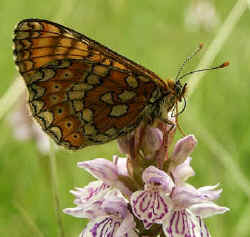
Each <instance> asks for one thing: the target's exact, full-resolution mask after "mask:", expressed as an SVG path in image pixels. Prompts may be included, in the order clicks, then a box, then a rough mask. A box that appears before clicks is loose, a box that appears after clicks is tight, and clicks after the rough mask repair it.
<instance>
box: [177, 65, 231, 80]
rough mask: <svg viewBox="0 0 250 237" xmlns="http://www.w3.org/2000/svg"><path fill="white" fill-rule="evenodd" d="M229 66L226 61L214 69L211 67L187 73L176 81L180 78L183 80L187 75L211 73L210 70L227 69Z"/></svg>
mask: <svg viewBox="0 0 250 237" xmlns="http://www.w3.org/2000/svg"><path fill="white" fill-rule="evenodd" d="M229 64H230V63H229V62H228V61H227V62H224V63H222V64H221V65H219V66H215V67H211V68H204V69H199V70H195V71H191V72H187V73H185V74H183V75H182V76H181V77H179V78H178V80H181V79H182V78H184V77H186V76H188V75H191V74H194V73H196V72H205V71H211V70H216V69H220V68H224V67H227V66H228V65H229Z"/></svg>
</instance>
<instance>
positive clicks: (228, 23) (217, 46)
mask: <svg viewBox="0 0 250 237" xmlns="http://www.w3.org/2000/svg"><path fill="white" fill-rule="evenodd" d="M249 2H250V1H249V0H238V1H237V3H236V4H235V5H234V7H233V9H232V10H231V12H230V13H229V15H228V17H227V18H226V20H225V21H224V23H223V25H222V26H221V28H220V29H219V32H218V33H217V35H216V36H215V38H214V40H213V41H212V43H211V44H210V46H209V47H208V49H207V50H206V52H205V54H204V56H203V57H202V59H201V61H200V63H199V65H198V67H197V69H196V70H198V69H200V68H207V67H209V66H210V64H211V63H212V62H213V60H214V59H215V57H216V56H217V54H218V53H219V51H220V50H221V48H222V47H223V45H224V43H225V42H226V40H227V39H228V38H229V35H230V34H231V33H232V31H233V29H234V27H235V26H236V24H237V23H238V21H239V20H240V17H241V16H242V15H243V14H244V12H245V10H246V9H247V7H248V3H249ZM205 73H206V72H203V73H197V74H195V78H193V79H192V80H190V85H189V93H188V96H191V95H192V93H193V92H194V90H195V89H196V87H197V86H198V83H199V82H200V80H201V79H202V77H204V75H205Z"/></svg>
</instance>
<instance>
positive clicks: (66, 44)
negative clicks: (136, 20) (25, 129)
mask: <svg viewBox="0 0 250 237" xmlns="http://www.w3.org/2000/svg"><path fill="white" fill-rule="evenodd" d="M14 54H15V56H16V59H15V62H16V65H17V66H18V69H19V72H20V73H21V75H22V76H23V78H24V80H25V83H26V85H27V87H28V91H29V104H30V107H31V112H32V115H33V116H34V117H35V119H36V120H37V121H38V122H39V124H40V125H41V127H42V128H43V130H44V131H45V132H46V133H47V134H49V135H50V136H51V137H52V138H53V139H54V140H55V141H56V143H57V144H59V145H63V146H65V147H67V148H69V149H80V148H83V147H85V146H89V145H94V144H100V143H105V142H108V141H110V140H113V139H116V138H118V137H119V136H121V135H124V134H127V133H128V132H130V131H132V130H133V129H134V128H135V127H136V126H137V125H138V123H139V122H140V121H141V120H142V119H143V116H144V115H145V114H147V113H150V112H151V110H152V109H153V108H152V105H153V104H152V103H153V101H155V100H157V99H158V98H160V97H161V93H162V91H163V90H164V89H165V86H166V85H165V83H164V82H163V81H162V80H161V79H159V77H158V76H156V75H155V74H154V73H153V72H151V71H150V70H147V69H145V68H144V67H142V66H140V65H139V64H136V63H134V62H133V61H131V60H129V59H127V58H125V57H123V56H121V55H119V54H117V53H115V52H114V51H112V50H110V49H108V48H107V47H105V46H103V45H101V44H100V43H98V42H96V41H94V40H92V39H90V38H88V37H86V36H84V35H82V34H80V33H77V32H76V31H74V30H71V29H69V28H67V27H64V26H61V25H59V24H56V23H53V22H49V21H46V20H37V19H28V20H24V21H21V22H20V23H19V24H18V25H17V27H16V29H15V37H14Z"/></svg>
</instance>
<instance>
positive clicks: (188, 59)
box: [175, 43, 203, 81]
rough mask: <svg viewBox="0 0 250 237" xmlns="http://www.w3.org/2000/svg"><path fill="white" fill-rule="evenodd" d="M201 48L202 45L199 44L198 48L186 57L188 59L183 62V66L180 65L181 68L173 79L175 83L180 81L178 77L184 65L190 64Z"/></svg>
mask: <svg viewBox="0 0 250 237" xmlns="http://www.w3.org/2000/svg"><path fill="white" fill-rule="evenodd" d="M202 47H203V43H200V44H199V47H198V48H197V49H196V50H195V51H194V52H193V53H192V54H191V55H190V56H188V57H187V58H186V59H185V61H184V62H183V64H182V65H181V67H180V68H179V70H178V72H177V75H176V77H175V81H177V80H179V79H180V78H179V76H180V74H181V72H182V71H183V68H184V67H185V65H186V64H187V63H188V62H190V61H191V59H192V58H193V57H194V56H195V55H196V54H197V53H199V52H200V50H201V49H202Z"/></svg>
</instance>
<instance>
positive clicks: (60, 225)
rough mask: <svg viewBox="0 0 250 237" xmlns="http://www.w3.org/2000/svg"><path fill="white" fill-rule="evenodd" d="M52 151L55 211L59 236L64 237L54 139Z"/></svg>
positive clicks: (51, 162) (51, 146) (50, 154)
mask: <svg viewBox="0 0 250 237" xmlns="http://www.w3.org/2000/svg"><path fill="white" fill-rule="evenodd" d="M50 142H51V143H50V152H49V158H50V169H51V181H52V182H51V183H52V189H53V195H54V199H55V211H56V216H57V223H58V228H59V236H60V237H64V236H65V234H64V228H63V222H62V217H61V213H62V211H61V207H60V199H59V192H58V182H57V170H56V156H55V145H54V143H53V141H50Z"/></svg>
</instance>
